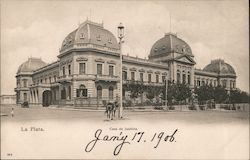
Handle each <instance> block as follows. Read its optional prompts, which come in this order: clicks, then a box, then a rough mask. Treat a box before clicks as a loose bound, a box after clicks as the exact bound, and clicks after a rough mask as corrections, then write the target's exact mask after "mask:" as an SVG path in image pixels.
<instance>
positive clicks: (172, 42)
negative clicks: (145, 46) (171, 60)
mask: <svg viewBox="0 0 250 160" xmlns="http://www.w3.org/2000/svg"><path fill="white" fill-rule="evenodd" d="M172 52H176V53H180V54H188V55H190V56H193V54H192V50H191V48H190V46H189V45H188V44H187V43H186V42H185V41H183V40H182V39H180V38H178V37H177V36H176V34H173V33H167V34H165V36H164V37H163V38H161V39H159V40H158V41H156V42H155V44H154V45H153V47H152V48H151V51H150V54H149V58H154V57H161V56H166V55H169V54H170V53H172Z"/></svg>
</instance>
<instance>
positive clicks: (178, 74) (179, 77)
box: [177, 73, 181, 83]
mask: <svg viewBox="0 0 250 160" xmlns="http://www.w3.org/2000/svg"><path fill="white" fill-rule="evenodd" d="M180 82H181V74H180V73H177V83H180Z"/></svg>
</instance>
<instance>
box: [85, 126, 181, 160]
mask: <svg viewBox="0 0 250 160" xmlns="http://www.w3.org/2000/svg"><path fill="white" fill-rule="evenodd" d="M112 130H115V129H112ZM177 131H178V129H175V130H174V131H173V132H171V134H168V133H166V132H155V133H154V134H153V135H150V136H149V137H150V138H149V139H148V136H147V138H146V132H144V131H140V132H137V131H136V132H134V133H133V134H132V136H129V135H128V134H125V133H123V132H122V131H120V132H119V134H118V135H108V134H103V133H102V129H97V130H96V131H95V133H94V139H92V140H91V141H90V142H89V143H88V144H87V145H86V146H85V152H91V151H92V150H93V149H94V148H95V146H96V144H97V143H98V142H99V141H103V142H107V143H108V142H114V141H117V142H120V143H119V144H118V145H117V146H115V148H114V152H113V155H115V156H117V155H118V154H119V153H120V152H121V150H122V148H123V146H124V145H125V144H133V143H141V144H143V143H147V142H148V143H152V144H153V148H154V149H156V148H157V147H159V145H160V143H161V142H168V143H173V142H176V138H175V135H176V133H177Z"/></svg>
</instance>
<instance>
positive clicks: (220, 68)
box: [203, 59, 236, 90]
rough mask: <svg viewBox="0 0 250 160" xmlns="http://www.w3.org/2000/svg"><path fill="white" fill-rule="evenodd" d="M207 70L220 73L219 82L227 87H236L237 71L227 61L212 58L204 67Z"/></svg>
mask: <svg viewBox="0 0 250 160" xmlns="http://www.w3.org/2000/svg"><path fill="white" fill-rule="evenodd" d="M203 70H204V71H206V72H213V73H217V74H218V84H220V85H221V86H223V87H226V89H228V90H229V89H235V88H236V72H235V70H234V68H233V67H232V66H231V65H230V64H228V63H226V62H225V61H224V60H222V59H215V60H212V61H211V63H210V64H208V65H207V66H206V67H204V69H203Z"/></svg>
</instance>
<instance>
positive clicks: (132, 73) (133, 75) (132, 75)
mask: <svg viewBox="0 0 250 160" xmlns="http://www.w3.org/2000/svg"><path fill="white" fill-rule="evenodd" d="M131 80H132V81H134V80H135V72H131Z"/></svg>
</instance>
